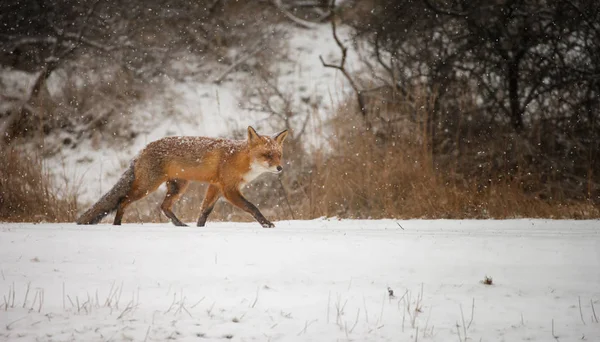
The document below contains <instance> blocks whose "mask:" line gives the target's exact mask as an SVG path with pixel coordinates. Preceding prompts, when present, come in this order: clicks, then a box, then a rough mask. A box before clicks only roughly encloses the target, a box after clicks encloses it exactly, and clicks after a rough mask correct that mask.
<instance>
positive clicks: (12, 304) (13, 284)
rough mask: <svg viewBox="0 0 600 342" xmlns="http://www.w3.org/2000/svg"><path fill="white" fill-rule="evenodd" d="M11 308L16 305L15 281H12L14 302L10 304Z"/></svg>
mask: <svg viewBox="0 0 600 342" xmlns="http://www.w3.org/2000/svg"><path fill="white" fill-rule="evenodd" d="M10 307H11V308H14V307H15V282H14V281H13V283H12V303H11V304H10Z"/></svg>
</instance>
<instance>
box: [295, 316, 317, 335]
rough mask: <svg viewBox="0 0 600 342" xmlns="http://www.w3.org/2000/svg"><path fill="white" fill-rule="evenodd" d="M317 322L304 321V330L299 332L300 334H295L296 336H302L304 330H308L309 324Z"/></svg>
mask: <svg viewBox="0 0 600 342" xmlns="http://www.w3.org/2000/svg"><path fill="white" fill-rule="evenodd" d="M316 321H317V320H316V319H315V320H312V321H310V322H309V321H305V322H304V329H302V330H300V332H299V333H298V334H297V336H300V335H302V334H304V333H305V332H306V329H308V327H310V325H311V324H313V323H314V322H316Z"/></svg>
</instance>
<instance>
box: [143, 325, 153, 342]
mask: <svg viewBox="0 0 600 342" xmlns="http://www.w3.org/2000/svg"><path fill="white" fill-rule="evenodd" d="M151 327H152V325H149V326H148V330H146V337H144V342H146V341H147V340H148V335H150V328H151Z"/></svg>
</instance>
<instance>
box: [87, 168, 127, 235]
mask: <svg viewBox="0 0 600 342" xmlns="http://www.w3.org/2000/svg"><path fill="white" fill-rule="evenodd" d="M134 163H135V160H134V161H132V162H131V165H130V166H129V168H128V169H127V170H126V171H125V172H124V173H123V175H122V176H121V178H120V179H119V181H118V182H117V184H115V186H113V187H112V189H110V190H109V191H108V192H107V193H106V194H104V196H102V198H100V200H99V201H98V202H96V204H94V205H93V206H92V207H91V208H90V209H88V210H87V211H86V212H85V213H83V215H81V216H79V218H78V219H77V221H76V222H77V224H96V223H98V222H100V221H101V220H102V219H103V218H104V217H105V216H106V215H108V214H110V213H111V212H113V211H115V210H117V207H118V206H119V203H121V201H122V200H123V199H124V198H125V196H127V193H129V190H131V186H132V185H133V180H134V179H135V174H134V172H133V171H134V169H133V165H134Z"/></svg>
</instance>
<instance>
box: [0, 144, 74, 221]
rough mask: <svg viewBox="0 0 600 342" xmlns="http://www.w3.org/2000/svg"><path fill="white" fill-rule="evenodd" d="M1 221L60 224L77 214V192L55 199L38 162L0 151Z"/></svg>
mask: <svg viewBox="0 0 600 342" xmlns="http://www.w3.org/2000/svg"><path fill="white" fill-rule="evenodd" d="M0 160H2V163H0V221H13V222H25V221H27V222H42V221H46V222H63V221H72V220H74V219H75V215H76V213H77V196H76V191H67V192H66V193H64V194H63V195H64V196H60V197H59V196H58V191H57V189H56V188H55V187H54V184H53V182H52V178H51V176H50V174H49V173H48V170H47V169H45V168H44V166H43V165H42V162H41V159H40V158H39V157H36V156H32V155H28V154H25V153H23V152H20V151H17V150H15V149H14V148H7V149H6V150H2V151H0Z"/></svg>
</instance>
